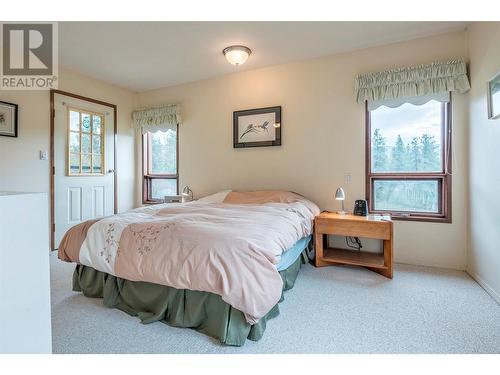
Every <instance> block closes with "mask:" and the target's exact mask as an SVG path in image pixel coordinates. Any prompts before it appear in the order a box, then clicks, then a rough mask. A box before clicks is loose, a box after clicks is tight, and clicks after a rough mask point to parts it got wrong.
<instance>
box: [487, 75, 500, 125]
mask: <svg viewBox="0 0 500 375" xmlns="http://www.w3.org/2000/svg"><path fill="white" fill-rule="evenodd" d="M488 118H489V119H496V118H500V72H498V73H497V75H496V76H495V77H493V78H492V79H491V81H489V82H488Z"/></svg>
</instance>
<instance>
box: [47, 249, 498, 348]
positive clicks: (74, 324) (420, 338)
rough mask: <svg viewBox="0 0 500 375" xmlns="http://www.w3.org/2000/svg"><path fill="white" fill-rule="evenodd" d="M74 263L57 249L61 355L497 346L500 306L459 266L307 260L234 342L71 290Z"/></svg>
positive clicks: (55, 327) (56, 344)
mask: <svg viewBox="0 0 500 375" xmlns="http://www.w3.org/2000/svg"><path fill="white" fill-rule="evenodd" d="M73 268H74V266H73V265H70V264H67V263H62V262H60V261H59V260H58V259H57V257H56V254H55V253H53V254H52V255H51V271H52V274H51V280H52V331H53V350H54V353H238V354H241V353H500V306H499V305H498V304H497V303H496V302H495V301H494V300H493V299H492V298H491V297H490V296H489V295H488V294H487V293H486V292H485V291H484V290H483V289H482V288H481V287H480V286H479V285H478V284H477V283H475V282H474V281H473V280H472V279H471V278H470V277H469V276H468V275H467V274H466V273H464V272H459V271H449V270H442V269H435V268H427V267H415V266H406V265H398V266H397V267H396V270H395V277H394V280H392V281H390V280H388V279H386V278H384V277H382V276H380V275H377V274H375V273H372V272H370V271H367V270H364V269H361V268H349V267H325V268H320V269H317V268H314V267H313V266H311V265H306V266H303V267H302V269H301V272H300V274H299V277H298V279H297V282H296V284H295V287H294V288H293V289H292V290H290V291H288V292H286V294H285V301H284V302H282V303H281V304H280V310H281V314H280V315H279V316H278V317H277V318H275V319H273V320H271V321H270V322H268V326H267V330H266V332H265V334H264V337H263V339H262V340H261V341H259V342H252V341H247V343H246V344H245V346H243V347H241V348H234V347H225V346H222V345H220V344H219V343H217V342H216V341H214V340H213V339H211V338H209V337H207V336H205V335H202V334H200V333H197V332H196V331H194V330H190V329H181V328H173V327H169V326H167V325H165V324H163V323H160V322H156V323H153V324H148V325H143V324H141V323H140V322H139V320H138V319H137V318H135V317H131V316H129V315H127V314H125V313H123V312H121V311H119V310H116V309H109V308H106V307H104V306H103V305H102V300H100V299H91V298H86V297H84V296H83V295H82V294H80V293H74V292H72V291H71V277H72V272H73Z"/></svg>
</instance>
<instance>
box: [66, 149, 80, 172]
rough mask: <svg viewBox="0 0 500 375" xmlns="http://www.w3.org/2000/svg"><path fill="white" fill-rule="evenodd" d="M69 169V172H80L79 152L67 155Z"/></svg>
mask: <svg viewBox="0 0 500 375" xmlns="http://www.w3.org/2000/svg"><path fill="white" fill-rule="evenodd" d="M69 169H70V173H71V174H79V173H80V153H78V154H73V153H71V154H70V155H69Z"/></svg>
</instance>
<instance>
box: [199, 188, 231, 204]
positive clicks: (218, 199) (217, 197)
mask: <svg viewBox="0 0 500 375" xmlns="http://www.w3.org/2000/svg"><path fill="white" fill-rule="evenodd" d="M230 192H231V190H223V191H219V192H218V193H215V194H211V195H207V196H206V197H203V198H200V199H198V200H197V202H201V203H222V202H223V201H224V199H226V195H228V194H229V193H230Z"/></svg>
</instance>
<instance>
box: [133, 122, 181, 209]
mask: <svg viewBox="0 0 500 375" xmlns="http://www.w3.org/2000/svg"><path fill="white" fill-rule="evenodd" d="M175 153H176V158H175V159H176V167H175V169H176V173H175V174H153V173H149V171H150V166H151V132H146V133H145V134H143V135H142V203H143V204H156V203H161V202H162V201H161V200H159V199H153V198H152V196H151V193H152V191H151V189H152V188H151V185H152V181H153V180H157V179H158V180H176V195H178V194H179V124H177V126H176V130H175Z"/></svg>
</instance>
